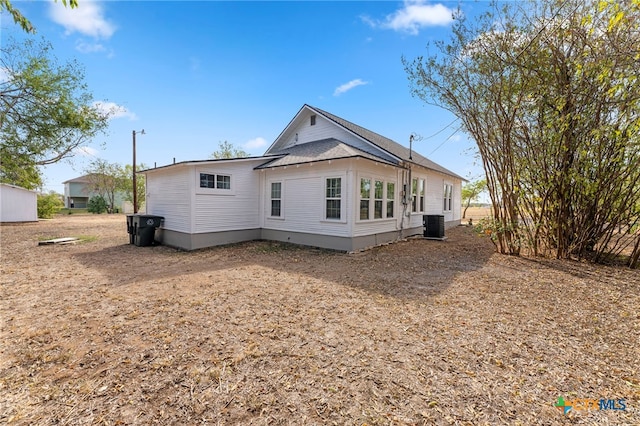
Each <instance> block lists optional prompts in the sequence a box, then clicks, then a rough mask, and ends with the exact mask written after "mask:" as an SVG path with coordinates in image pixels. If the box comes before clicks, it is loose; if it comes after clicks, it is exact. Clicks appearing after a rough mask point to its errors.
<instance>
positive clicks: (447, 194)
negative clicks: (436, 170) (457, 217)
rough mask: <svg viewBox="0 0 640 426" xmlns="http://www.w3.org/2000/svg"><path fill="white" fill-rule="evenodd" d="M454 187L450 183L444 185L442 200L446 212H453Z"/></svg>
mask: <svg viewBox="0 0 640 426" xmlns="http://www.w3.org/2000/svg"><path fill="white" fill-rule="evenodd" d="M452 199H453V185H452V184H450V183H445V184H444V196H443V198H442V210H443V211H445V212H448V211H451V210H452V207H453V203H452Z"/></svg>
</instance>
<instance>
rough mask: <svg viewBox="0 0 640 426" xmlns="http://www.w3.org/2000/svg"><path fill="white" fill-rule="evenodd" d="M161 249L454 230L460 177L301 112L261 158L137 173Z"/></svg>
mask: <svg viewBox="0 0 640 426" xmlns="http://www.w3.org/2000/svg"><path fill="white" fill-rule="evenodd" d="M141 173H144V174H145V175H146V185H147V189H146V190H147V196H146V198H147V212H148V213H149V214H153V215H159V216H163V217H164V222H163V225H162V227H161V232H160V233H159V235H160V239H161V241H162V243H164V244H166V245H170V246H175V247H179V248H183V249H186V250H193V249H198V248H203V247H208V246H214V245H220V244H228V243H233V242H239V241H247V240H257V239H265V240H276V241H286V242H291V243H296V244H303V245H308V246H316V247H323V248H329V249H335V250H342V251H353V250H358V249H362V248H366V247H371V246H375V245H379V244H383V243H387V242H391V241H394V240H397V239H399V238H404V237H407V236H410V235H415V234H421V233H422V231H423V224H422V223H423V215H425V214H438V215H444V217H445V223H446V226H447V227H451V226H454V225H458V224H460V218H461V183H462V180H463V178H461V177H460V176H458V175H457V174H455V173H453V172H451V171H449V170H447V169H445V168H444V167H442V166H440V165H438V164H436V163H434V162H432V161H430V160H428V159H427V158H425V157H423V156H421V155H420V154H417V153H415V152H414V153H410V152H409V149H408V148H405V147H403V146H402V145H399V144H398V143H396V142H394V141H392V140H391V139H388V138H385V137H384V136H381V135H379V134H377V133H374V132H372V131H370V130H367V129H365V128H363V127H360V126H358V125H356V124H353V123H351V122H349V121H346V120H344V119H342V118H340V117H337V116H335V115H333V114H330V113H328V112H325V111H323V110H321V109H318V108H314V107H311V106H309V105H304V106H303V107H302V108H301V109H300V111H298V113H297V114H296V115H295V117H294V118H293V120H291V122H290V123H289V124H288V125H287V127H286V128H285V129H284V130H283V131H282V133H281V134H280V135H279V136H278V138H277V139H276V140H275V142H274V143H273V144H272V145H271V146H270V147H269V149H268V150H267V151H266V152H265V154H264V155H263V156H261V157H249V158H236V159H221V160H204V161H187V162H181V163H176V164H172V165H168V166H163V167H158V168H154V169H149V170H144V171H142V172H141Z"/></svg>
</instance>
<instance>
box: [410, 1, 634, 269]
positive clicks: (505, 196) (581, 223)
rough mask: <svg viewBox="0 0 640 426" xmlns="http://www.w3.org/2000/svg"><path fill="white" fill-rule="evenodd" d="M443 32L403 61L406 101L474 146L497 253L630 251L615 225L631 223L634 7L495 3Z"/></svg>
mask: <svg viewBox="0 0 640 426" xmlns="http://www.w3.org/2000/svg"><path fill="white" fill-rule="evenodd" d="M452 29H453V36H452V38H451V40H450V41H448V42H442V43H436V44H435V47H436V49H435V50H434V51H430V53H429V55H428V56H427V57H426V58H423V57H421V58H418V59H416V60H415V61H413V62H409V61H407V60H406V59H403V61H404V64H405V69H406V70H407V73H408V75H409V79H410V80H411V83H412V92H413V94H414V95H416V96H418V97H420V98H421V99H423V100H424V101H425V102H427V103H431V104H434V105H439V106H441V107H443V108H446V109H448V110H449V111H451V112H453V113H454V114H455V115H456V116H457V117H458V118H460V120H461V122H462V125H463V127H464V129H465V131H467V132H468V133H469V134H470V135H471V136H472V137H473V138H474V139H475V141H476V143H477V145H478V151H479V153H480V156H481V158H482V162H483V166H484V170H485V176H486V181H487V189H488V192H489V195H490V198H491V202H492V204H493V212H494V213H493V214H494V217H493V225H492V226H493V229H494V231H495V232H494V233H493V236H494V238H495V242H496V246H497V248H498V250H499V251H500V252H502V253H509V254H519V253H520V250H521V248H522V247H528V248H530V249H531V250H532V251H533V253H534V254H547V253H548V254H553V255H555V256H556V257H558V258H566V257H570V256H578V257H588V258H591V259H593V260H596V261H599V260H606V259H607V258H611V257H613V256H615V255H617V254H619V253H621V252H622V251H623V250H625V249H628V248H629V247H630V246H635V247H638V239H640V232H638V231H635V234H633V235H632V236H631V238H620V237H619V235H618V234H619V233H618V232H617V231H616V229H620V226H623V227H625V228H627V229H633V227H632V226H628V225H627V224H632V223H637V221H638V215H639V212H638V210H637V209H635V208H634V206H635V205H637V203H638V200H639V199H640V167H638V165H639V164H640V79H638V75H640V0H631V1H622V0H601V1H595V0H591V1H586V2H585V1H582V0H542V1H535V2H534V1H532V2H527V3H520V2H507V3H502V4H498V3H494V4H493V6H492V7H491V8H490V10H489V11H488V12H487V13H486V14H484V15H483V16H481V17H480V18H479V19H478V20H477V21H475V22H474V23H471V24H470V23H468V22H467V21H466V20H465V19H464V17H462V16H458V17H457V19H456V22H455V24H454V26H453V28H452ZM633 253H636V251H633ZM633 263H634V261H633V255H632V256H631V259H630V265H631V266H633ZM636 263H637V261H636Z"/></svg>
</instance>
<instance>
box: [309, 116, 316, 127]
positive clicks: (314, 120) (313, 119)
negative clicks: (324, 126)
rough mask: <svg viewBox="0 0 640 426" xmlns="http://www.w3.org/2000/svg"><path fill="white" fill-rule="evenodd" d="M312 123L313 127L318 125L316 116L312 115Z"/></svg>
mask: <svg viewBox="0 0 640 426" xmlns="http://www.w3.org/2000/svg"><path fill="white" fill-rule="evenodd" d="M310 123H311V125H312V126H315V125H316V116H315V115H312V116H311V120H310Z"/></svg>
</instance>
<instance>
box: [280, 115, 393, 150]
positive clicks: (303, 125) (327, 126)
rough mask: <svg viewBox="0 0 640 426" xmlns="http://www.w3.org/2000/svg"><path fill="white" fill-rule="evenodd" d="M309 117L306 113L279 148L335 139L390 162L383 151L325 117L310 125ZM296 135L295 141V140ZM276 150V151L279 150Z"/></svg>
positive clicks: (320, 117) (317, 117) (317, 116)
mask: <svg viewBox="0 0 640 426" xmlns="http://www.w3.org/2000/svg"><path fill="white" fill-rule="evenodd" d="M310 116H311V114H309V113H308V112H307V114H306V115H304V116H303V118H302V119H301V120H300V122H299V124H298V125H297V126H296V127H293V128H292V129H291V130H290V131H289V132H288V133H287V135H286V138H287V139H286V142H285V143H284V144H283V145H282V147H281V148H285V147H288V146H293V145H301V144H304V143H307V142H314V141H319V140H323V139H331V138H334V139H337V140H339V141H341V142H344V143H346V144H347V145H351V146H354V147H356V148H359V149H361V150H363V151H365V152H370V153H373V154H375V155H377V156H379V157H381V158H384V159H387V160H392V159H393V158H392V157H391V156H389V155H388V154H387V153H385V152H384V151H382V150H380V149H378V148H376V147H374V146H372V145H370V144H369V143H367V142H365V141H363V140H362V139H360V138H359V137H357V136H355V135H354V134H352V133H350V132H348V131H346V130H344V129H343V128H341V127H338V126H337V125H336V124H335V123H333V122H332V121H329V120H328V119H326V118H325V117H322V116H320V115H316V124H315V125H313V126H312V125H311V124H310ZM296 135H297V140H296ZM281 148H278V149H281Z"/></svg>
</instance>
